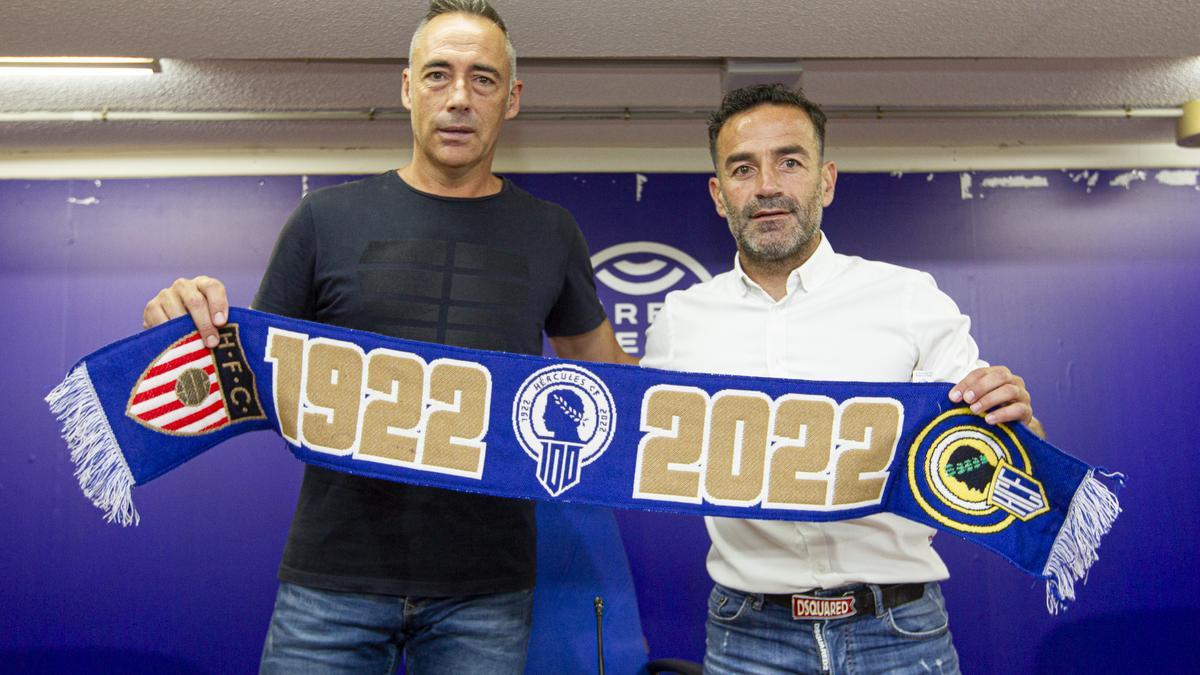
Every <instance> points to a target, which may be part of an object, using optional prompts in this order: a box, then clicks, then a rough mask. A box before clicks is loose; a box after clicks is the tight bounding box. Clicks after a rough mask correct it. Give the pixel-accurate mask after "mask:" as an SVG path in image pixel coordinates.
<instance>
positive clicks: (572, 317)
mask: <svg viewBox="0 0 1200 675" xmlns="http://www.w3.org/2000/svg"><path fill="white" fill-rule="evenodd" d="M254 307H255V308H256V309H260V310H263V311H266V312H273V313H276V314H282V315H285V316H291V317H296V318H300V319H309V320H312V321H318V322H321V323H327V324H332V325H335V326H345V327H347V328H356V329H360V330H367V331H372V332H375V333H382V334H384V335H391V336H395V337H402V338H410V339H415V340H424V341H427V342H439V343H442V344H448V345H458V346H461V347H474V348H478V349H495V350H503V351H508V352H515V353H521V354H540V353H541V351H542V333H543V331H544V332H545V333H547V334H549V335H578V334H580V333H586V332H588V331H590V330H592V329H593V328H595V327H596V326H598V325H600V323H601V322H602V321H603V320H604V309H603V307H601V305H600V302H599V300H598V299H597V298H596V288H595V282H594V280H593V278H592V266H591V262H590V260H589V257H588V251H587V244H586V243H585V242H584V240H583V235H582V234H581V233H580V231H579V226H578V225H577V224H576V223H575V220H574V219H573V218H572V217H571V214H570V213H568V212H567V211H566V210H565V209H563V208H562V207H560V206H558V205H555V204H551V203H549V202H545V201H542V200H539V199H536V198H535V197H533V196H531V195H530V194H529V193H527V192H525V191H524V190H521V189H520V188H518V187H516V186H515V185H513V184H512V183H510V182H509V181H507V180H505V181H504V185H503V187H502V188H501V190H500V192H499V193H497V194H495V195H491V196H488V197H481V198H477V199H456V198H449V197H440V196H437V195H430V194H426V193H423V192H419V191H417V190H415V189H413V188H412V187H410V186H409V185H408V184H406V183H405V182H404V181H403V180H401V179H400V177H399V175H398V174H397V173H396V172H395V171H389V172H388V173H385V174H382V175H379V176H374V177H371V178H366V179H363V180H359V181H354V182H351V183H346V184H343V185H339V186H336V187H331V188H326V189H323V190H318V191H316V192H313V193H312V194H310V195H308V196H307V197H306V198H305V199H304V200H303V201H302V202H301V203H300V206H299V207H298V208H297V209H296V211H295V212H294V213H292V216H291V218H290V219H289V220H288V222H287V224H286V225H284V228H283V231H282V232H281V233H280V235H279V240H278V242H277V243H276V245H275V251H274V253H273V254H272V256H271V262H270V264H269V265H268V267H267V272H266V274H265V275H264V276H263V280H262V285H261V286H260V287H259V289H258V295H257V296H256V297H255V299H254ZM534 537H535V523H534V509H533V504H532V503H530V502H527V501H520V500H510V499H499V498H496V497H485V496H481V495H473V494H466V493H460V492H451V491H447V490H439V489H434V488H424V487H415V486H410V485H402V484H400V483H392V482H388V481H382V480H376V479H372V478H362V477H358V476H352V475H350V474H345V473H341V472H337V471H331V470H327V469H321V468H317V467H312V466H306V467H305V470H304V482H303V485H302V486H301V488H300V497H299V500H298V502H297V504H296V514H295V516H294V517H293V519H292V527H291V530H290V532H289V533H288V540H287V546H286V548H285V549H284V553H283V562H282V564H281V565H280V569H279V578H280V579H281V580H283V581H287V582H291V583H298V584H303V585H307V586H313V587H317V588H324V589H330V590H337V591H353V592H367V593H382V594H391V595H424V596H451V595H474V594H479V593H499V592H506V591H515V590H521V589H526V588H531V587H532V586H533V583H534V576H535V568H534V556H535V551H536V543H535V539H534Z"/></svg>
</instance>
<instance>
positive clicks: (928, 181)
mask: <svg viewBox="0 0 1200 675" xmlns="http://www.w3.org/2000/svg"><path fill="white" fill-rule="evenodd" d="M925 182H926V183H932V182H933V174H929V175H928V176H925Z"/></svg>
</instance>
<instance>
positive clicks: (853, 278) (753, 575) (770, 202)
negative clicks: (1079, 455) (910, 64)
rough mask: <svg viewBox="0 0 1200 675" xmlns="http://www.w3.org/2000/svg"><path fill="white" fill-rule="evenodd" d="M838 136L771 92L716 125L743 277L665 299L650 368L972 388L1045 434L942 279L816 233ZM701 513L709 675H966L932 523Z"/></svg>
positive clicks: (747, 95) (717, 188)
mask: <svg viewBox="0 0 1200 675" xmlns="http://www.w3.org/2000/svg"><path fill="white" fill-rule="evenodd" d="M824 136H825V115H824V114H823V113H822V112H821V110H820V108H819V107H817V106H816V105H815V104H813V103H812V102H811V101H808V100H807V99H806V98H804V96H803V94H801V93H799V92H794V91H791V90H789V89H787V88H785V87H783V86H781V85H770V86H767V85H760V86H754V87H746V88H744V89H739V90H737V91H733V92H731V93H729V94H728V95H727V96H726V97H725V99H724V101H722V105H721V108H720V110H718V111H717V112H715V113H714V114H713V116H712V118H711V120H710V125H709V145H710V150H711V152H712V157H713V164H714V167H715V168H716V177H714V178H712V179H710V180H709V189H710V192H711V193H712V198H713V203H714V204H715V206H716V209H717V212H718V213H719V214H720V215H721V216H723V217H725V218H726V219H727V220H728V222H729V229H730V232H731V233H732V234H733V236H734V239H735V240H736V241H737V248H738V254H737V256H736V258H735V260H734V269H733V270H732V271H729V272H726V273H724V274H720V275H718V276H717V277H715V278H714V279H712V280H711V281H709V282H706V283H703V284H698V285H696V286H693V287H692V288H690V289H688V290H686V291H682V292H676V293H672V294H670V295H668V296H667V299H666V302H665V304H664V306H663V309H662V310H661V312H660V313H659V315H658V318H657V319H656V321H655V323H654V324H653V325H652V326H651V328H650V330H649V331H648V333H647V344H646V356H645V358H644V359H643V360H642V365H644V366H652V367H658V368H667V369H671V370H684V371H700V372H718V373H729V374H737V375H763V376H769V377H782V378H794V379H808V380H843V381H845V380H857V381H877V382H897V381H901V382H904V381H945V382H958V384H957V385H956V386H955V387H954V389H953V390H952V391H951V392H950V398H951V400H952V401H954V402H956V403H957V402H960V401H965V402H966V403H967V404H969V405H970V406H971V408H972V410H974V411H976V412H978V413H980V414H983V415H985V416H986V419H987V421H988V422H992V423H1002V422H1023V423H1025V424H1026V425H1028V426H1029V427H1030V428H1031V429H1032V430H1034V431H1035V432H1036V433H1038V434H1039V435H1041V434H1042V432H1041V427H1040V424H1038V422H1037V420H1036V419H1035V418H1034V417H1033V410H1032V407H1031V404H1030V399H1029V393H1028V392H1027V391H1026V390H1025V386H1024V382H1023V381H1022V380H1021V378H1019V377H1017V376H1015V375H1013V374H1012V373H1011V372H1010V371H1009V370H1008V369H1007V368H1004V367H1000V366H998V367H989V366H988V365H987V364H986V363H984V362H983V361H980V360H979V351H978V348H977V347H976V345H975V341H974V340H972V339H971V336H970V333H969V329H970V319H968V318H967V317H966V316H963V315H962V314H961V313H960V312H959V310H958V308H957V306H956V305H955V304H954V301H953V300H951V299H950V298H949V297H948V296H947V295H945V294H944V293H942V292H941V291H939V290H938V288H937V286H936V284H935V283H934V281H933V278H932V277H930V276H929V275H928V274H926V273H924V272H919V271H916V270H911V269H906V268H903V267H898V266H895V265H889V264H886V263H881V262H874V261H869V260H863V259H861V258H857V257H851V256H845V255H841V254H839V253H835V252H834V250H833V248H832V247H831V245H830V243H829V241H828V239H827V238H826V237H825V236H824V235H823V234H822V232H821V229H820V225H821V215H822V211H823V209H824V207H827V206H829V205H830V203H832V202H833V195H834V184H835V182H836V179H837V168H836V166H835V165H834V164H833V162H827V161H824V159H823V150H824ZM836 453H837V451H836V449H835V450H834V451H833V453H831V458H832V459H833V460H836ZM831 465H832V462H831ZM817 473H820V470H817ZM705 520H706V524H707V527H708V532H709V535H710V536H711V538H712V548H711V550H710V552H709V555H708V572H709V574H710V576H712V578H713V580H714V581H715V582H716V585H715V586H714V589H713V592H712V595H711V596H710V599H709V617H708V625H707V651H706V654H705V670H706V671H710V672H716V673H797V672H833V673H839V672H854V673H875V672H888V673H896V672H913V673H929V672H933V673H937V672H951V673H953V672H958V656H957V654H956V652H955V650H954V646H953V644H952V642H951V639H950V635H949V632H948V626H947V619H946V612H945V606H944V603H943V601H942V596H941V591H940V589H939V587H938V584H937V582H938V581H940V580H942V579H946V578H947V577H948V576H949V573H948V571H947V569H946V566H945V564H943V563H942V561H941V559H940V558H939V557H938V555H937V553H936V552H934V550H933V548H932V546H931V545H930V543H931V540H932V537H933V534H934V530H933V529H931V528H929V527H926V526H925V525H920V524H918V523H916V522H913V521H910V520H907V519H904V518H901V517H899V516H896V515H892V514H886V513H885V514H877V515H872V516H868V517H865V518H858V519H853V520H843V521H832V522H823V523H816V522H784V521H759V520H740V519H733V518H706V519H705ZM847 594H854V595H855V596H856V602H855V607H856V609H857V613H856V614H855V615H853V616H850V617H847V618H840V619H832V620H829V619H824V618H822V617H823V613H822V610H821V609H820V607H821V604H822V603H823V602H828V601H824V600H820V599H818V600H813V601H806V602H799V603H796V602H793V595H801V596H807V597H809V598H831V597H840V596H844V595H847ZM843 606H844V604H843ZM805 607H807V608H809V609H807V610H806V609H804V608H805ZM806 612H809V613H808V614H806Z"/></svg>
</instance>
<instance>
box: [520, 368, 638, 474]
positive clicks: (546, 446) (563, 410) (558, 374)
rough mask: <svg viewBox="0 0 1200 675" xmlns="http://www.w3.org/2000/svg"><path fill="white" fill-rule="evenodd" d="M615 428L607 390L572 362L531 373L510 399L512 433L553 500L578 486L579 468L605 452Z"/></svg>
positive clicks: (592, 376)
mask: <svg viewBox="0 0 1200 675" xmlns="http://www.w3.org/2000/svg"><path fill="white" fill-rule="evenodd" d="M615 425H616V405H614V403H613V397H612V394H611V393H610V392H609V390H608V387H607V386H606V385H605V384H604V382H602V381H601V380H600V378H598V377H596V376H595V375H594V374H592V372H591V371H589V370H587V369H586V368H581V367H579V366H576V365H573V364H563V365H556V366H549V367H546V368H542V369H541V370H538V371H536V372H534V373H533V374H532V375H530V376H529V377H528V378H526V379H525V382H523V383H522V384H521V387H520V389H518V390H517V396H516V399H515V400H514V401H513V430H514V431H516V435H517V441H518V442H520V444H521V447H522V448H524V450H525V454H527V455H529V456H530V457H531V458H532V459H534V460H535V461H536V462H537V463H538V464H537V479H538V482H539V483H541V484H542V487H543V488H545V490H546V492H548V493H550V495H551V496H552V497H557V496H558V495H561V494H562V493H564V492H566V491H567V490H569V489H571V488H572V487H574V486H576V485H578V484H579V479H580V473H581V471H582V469H583V467H585V466H587V465H588V464H591V463H592V462H594V461H596V460H597V459H599V458H600V455H602V454H604V451H605V450H606V449H608V444H609V442H610V441H612V436H613V429H614V428H615Z"/></svg>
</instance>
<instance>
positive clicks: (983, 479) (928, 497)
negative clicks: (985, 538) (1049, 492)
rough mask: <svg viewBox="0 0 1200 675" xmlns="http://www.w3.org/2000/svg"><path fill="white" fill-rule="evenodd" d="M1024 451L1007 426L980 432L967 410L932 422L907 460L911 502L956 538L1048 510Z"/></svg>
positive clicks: (994, 529)
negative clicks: (954, 531) (956, 531)
mask: <svg viewBox="0 0 1200 675" xmlns="http://www.w3.org/2000/svg"><path fill="white" fill-rule="evenodd" d="M1032 474H1033V467H1032V464H1031V463H1030V460H1029V454H1028V453H1027V452H1026V451H1025V447H1024V446H1023V445H1022V444H1021V441H1020V440H1019V439H1018V438H1017V436H1016V434H1014V433H1013V432H1012V430H1011V429H1009V428H1008V427H1007V426H1004V425H1000V426H995V427H983V426H980V425H979V418H978V417H977V416H975V414H974V413H972V412H971V411H970V409H968V408H956V409H954V410H950V411H948V412H945V413H943V414H941V415H940V416H938V418H937V419H935V420H934V421H933V422H930V423H929V425H928V426H926V427H925V429H924V430H922V431H921V433H920V434H919V435H918V436H917V439H916V440H915V441H914V442H913V447H912V449H911V451H910V452H909V455H908V481H909V487H911V488H912V493H913V497H914V498H915V499H916V502H917V504H918V505H920V507H921V508H922V509H923V510H924V511H925V512H926V513H928V514H929V515H930V517H932V518H933V519H934V520H936V521H937V522H939V523H942V524H943V525H946V526H947V527H950V528H952V529H955V530H959V531H961V532H971V533H976V534H990V533H994V532H1000V531H1001V530H1004V529H1005V528H1007V527H1008V526H1009V525H1011V524H1012V523H1013V522H1014V520H1015V519H1020V520H1022V521H1026V520H1031V519H1033V518H1036V517H1037V516H1039V515H1041V514H1043V513H1046V512H1047V511H1049V510H1050V506H1049V502H1048V500H1047V499H1046V491H1045V488H1043V486H1042V484H1041V482H1039V481H1038V480H1036V479H1035V478H1033V475H1032Z"/></svg>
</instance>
